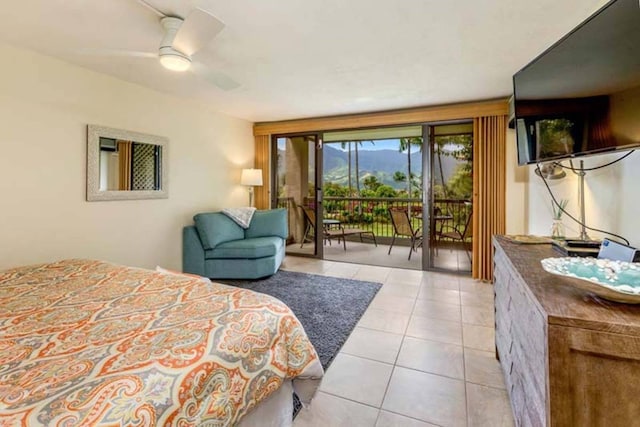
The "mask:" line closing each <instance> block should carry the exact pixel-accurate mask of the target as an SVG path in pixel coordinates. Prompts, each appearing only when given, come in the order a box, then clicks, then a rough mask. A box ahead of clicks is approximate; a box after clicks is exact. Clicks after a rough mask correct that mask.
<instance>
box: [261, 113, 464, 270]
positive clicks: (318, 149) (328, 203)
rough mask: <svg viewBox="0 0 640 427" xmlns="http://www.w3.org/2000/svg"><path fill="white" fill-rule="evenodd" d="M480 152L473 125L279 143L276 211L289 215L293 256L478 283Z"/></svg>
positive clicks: (277, 139)
mask: <svg viewBox="0 0 640 427" xmlns="http://www.w3.org/2000/svg"><path fill="white" fill-rule="evenodd" d="M472 152H473V125H472V122H455V123H452V122H448V123H433V124H424V125H412V126H402V127H397V126H396V127H388V128H372V129H358V130H348V131H340V132H337V131H336V132H326V133H324V134H319V133H307V134H299V135H278V136H274V137H273V138H272V159H273V160H272V164H273V165H275V167H274V168H272V170H273V175H272V183H273V187H272V192H271V194H272V200H271V205H272V207H281V208H286V209H287V211H288V218H289V239H288V241H287V251H286V252H287V254H290V255H300V256H310V257H316V258H322V259H329V260H332V261H342V262H352V263H360V264H371V265H379V266H386V267H400V268H410V269H417V270H442V271H449V272H459V273H465V274H466V273H469V272H470V271H471V260H472V256H471V241H472V238H473V237H472V232H471V231H472V214H473V209H472V189H473V180H472V176H473V175H472V169H471V167H472ZM392 211H394V212H392ZM398 212H400V215H399V216H401V217H404V218H406V221H405V224H404V225H401V226H400V227H396V225H397V224H394V223H393V222H394V221H393V219H392V217H393V216H396V217H397V216H398V215H394V214H398ZM332 227H335V228H336V229H337V230H342V229H343V230H347V233H346V237H345V238H343V239H342V241H341V240H340V238H339V237H338V238H332V237H331V236H332V233H334V234H335V232H336V229H334V228H332ZM400 228H402V230H401V231H400V232H398V230H399V229H400ZM316 230H320V232H319V233H317V232H316ZM358 230H359V231H358ZM407 230H409V231H408V232H407ZM356 231H358V232H356ZM411 233H415V236H414V239H412V237H411V236H410V234H411ZM338 234H340V232H338ZM369 236H374V237H375V239H371V238H369V239H367V238H366V237H369ZM363 237H365V238H364V239H363Z"/></svg>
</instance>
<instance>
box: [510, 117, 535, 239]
mask: <svg viewBox="0 0 640 427" xmlns="http://www.w3.org/2000/svg"><path fill="white" fill-rule="evenodd" d="M506 179H507V196H506V197H507V203H506V207H507V227H506V230H507V234H525V233H526V229H527V221H528V214H529V211H528V206H527V203H528V199H527V191H528V183H529V177H528V174H527V170H526V169H525V168H523V167H520V166H518V152H517V150H516V132H515V131H514V130H512V129H507V175H506Z"/></svg>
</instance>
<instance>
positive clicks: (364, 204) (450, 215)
mask: <svg viewBox="0 0 640 427" xmlns="http://www.w3.org/2000/svg"><path fill="white" fill-rule="evenodd" d="M304 203H305V205H306V206H308V207H310V208H315V206H314V202H313V201H312V200H311V199H305V201H304ZM422 204H423V202H422V200H421V199H417V198H415V199H409V198H404V199H401V198H393V197H384V198H365V197H325V198H324V200H323V208H324V213H323V218H326V219H336V220H338V221H340V222H341V223H342V224H343V225H344V226H345V227H357V228H361V229H364V230H367V231H372V232H373V233H375V235H376V236H379V237H381V238H384V237H391V236H393V226H392V224H391V219H390V217H389V213H388V210H389V209H398V210H406V211H407V213H408V214H409V218H410V219H411V222H412V225H413V226H414V227H415V228H418V227H420V228H422V227H423V224H422ZM277 206H278V207H281V208H286V209H288V210H289V216H290V221H289V227H290V230H289V231H290V233H289V234H290V235H291V227H292V221H291V219H292V218H291V216H292V210H293V209H294V208H295V206H296V204H295V203H294V200H293V198H291V197H289V198H279V199H278V204H277ZM470 209H471V203H470V201H469V200H461V199H436V200H435V201H434V210H433V212H434V213H435V215H434V217H437V218H438V220H437V221H436V222H435V227H434V228H435V230H434V232H435V233H444V232H447V231H450V230H453V229H457V230H460V231H462V230H463V228H464V225H465V223H466V220H467V217H468V215H469V213H470Z"/></svg>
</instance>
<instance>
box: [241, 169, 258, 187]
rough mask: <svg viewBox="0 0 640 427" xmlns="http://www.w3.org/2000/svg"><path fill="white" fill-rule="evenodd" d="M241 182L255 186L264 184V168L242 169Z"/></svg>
mask: <svg viewBox="0 0 640 427" xmlns="http://www.w3.org/2000/svg"><path fill="white" fill-rule="evenodd" d="M240 184H242V185H253V186H256V185H257V186H260V185H262V169H242V176H241V177H240Z"/></svg>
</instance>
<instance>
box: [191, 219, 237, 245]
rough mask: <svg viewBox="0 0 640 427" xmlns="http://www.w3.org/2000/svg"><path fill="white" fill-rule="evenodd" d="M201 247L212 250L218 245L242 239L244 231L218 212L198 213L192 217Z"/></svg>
mask: <svg viewBox="0 0 640 427" xmlns="http://www.w3.org/2000/svg"><path fill="white" fill-rule="evenodd" d="M193 221H194V222H195V225H196V229H197V230H198V235H199V236H200V241H201V242H202V247H203V248H204V249H214V248H215V247H216V246H218V245H219V244H220V243H224V242H229V241H232V240H240V239H244V230H243V229H242V227H240V226H239V225H238V224H236V223H235V222H233V220H232V219H231V218H229V217H228V216H226V215H224V214H222V213H220V212H207V213H200V214H197V215H196V216H194V217H193Z"/></svg>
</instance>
